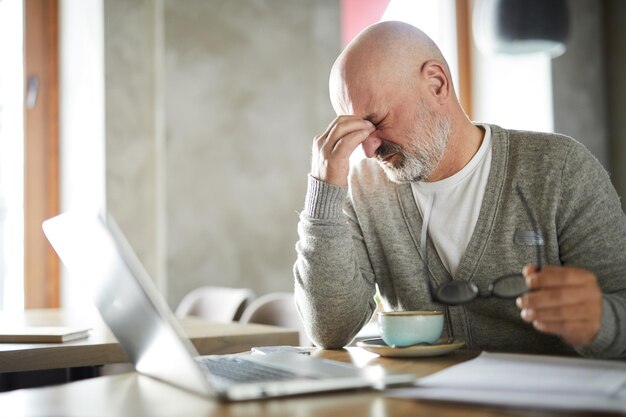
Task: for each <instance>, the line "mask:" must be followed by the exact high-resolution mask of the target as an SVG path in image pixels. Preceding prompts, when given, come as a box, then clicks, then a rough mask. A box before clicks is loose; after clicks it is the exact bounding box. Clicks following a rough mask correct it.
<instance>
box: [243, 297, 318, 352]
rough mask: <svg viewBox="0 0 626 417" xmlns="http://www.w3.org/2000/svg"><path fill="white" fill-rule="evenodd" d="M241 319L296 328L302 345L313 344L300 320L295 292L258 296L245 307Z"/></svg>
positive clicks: (246, 321)
mask: <svg viewBox="0 0 626 417" xmlns="http://www.w3.org/2000/svg"><path fill="white" fill-rule="evenodd" d="M240 321H241V322H242V323H257V324H269V325H273V326H281V327H287V328H290V329H295V330H298V333H299V334H300V345H301V346H311V345H313V343H312V342H311V340H310V339H309V337H308V336H307V334H306V331H305V330H304V325H303V324H302V321H301V320H300V315H299V313H298V309H297V308H296V303H295V299H294V295H293V293H289V292H275V293H270V294H266V295H263V296H261V297H259V298H257V299H256V300H254V301H253V302H252V303H251V304H250V305H249V306H248V307H247V308H246V309H245V311H244V312H243V315H242V316H241V320H240Z"/></svg>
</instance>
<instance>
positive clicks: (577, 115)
mask: <svg viewBox="0 0 626 417" xmlns="http://www.w3.org/2000/svg"><path fill="white" fill-rule="evenodd" d="M568 7H569V11H570V39H569V41H568V44H567V49H566V51H565V53H564V54H563V55H561V56H560V57H558V58H555V59H554V60H553V61H552V83H553V97H554V131H555V132H558V133H563V134H566V135H569V136H572V137H573V138H575V139H577V140H578V141H580V142H581V143H583V144H584V145H585V146H586V147H587V148H588V149H589V150H590V151H591V153H593V154H594V155H595V156H596V158H598V160H599V161H600V162H601V163H602V164H603V165H604V167H605V168H607V169H608V168H609V163H608V156H609V152H608V149H609V145H608V127H607V121H608V119H607V111H608V109H607V95H606V84H605V77H604V74H605V60H604V54H605V52H604V45H605V42H604V31H603V3H602V2H599V1H586V0H569V1H568Z"/></svg>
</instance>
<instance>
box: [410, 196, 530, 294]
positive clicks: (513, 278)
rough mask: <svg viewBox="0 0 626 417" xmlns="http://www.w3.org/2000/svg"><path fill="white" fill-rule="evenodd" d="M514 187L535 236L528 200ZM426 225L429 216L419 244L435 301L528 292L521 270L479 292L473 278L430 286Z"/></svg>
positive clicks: (425, 274)
mask: <svg viewBox="0 0 626 417" xmlns="http://www.w3.org/2000/svg"><path fill="white" fill-rule="evenodd" d="M515 189H516V191H517V193H518V195H519V197H520V199H521V201H522V205H523V206H524V209H525V210H526V214H527V215H528V218H529V219H530V221H531V223H532V226H533V229H534V232H535V235H536V236H538V230H539V228H538V225H537V222H536V220H535V217H534V216H533V213H532V211H531V210H530V206H529V205H528V201H527V200H526V197H525V196H524V193H522V190H521V189H520V187H519V185H517V184H516V185H515ZM429 214H430V213H429ZM427 229H428V219H427V218H426V219H425V221H424V223H423V226H422V236H421V241H420V246H421V252H422V259H423V268H424V276H425V277H426V283H427V285H428V291H429V292H430V297H431V299H432V300H433V301H434V302H438V303H440V304H447V305H458V304H465V303H469V302H470V301H472V300H474V299H476V298H489V297H498V298H505V299H515V298H517V297H519V296H520V295H522V294H524V293H526V292H528V290H529V289H528V286H527V285H526V279H525V278H524V276H523V275H522V273H521V272H520V273H513V274H507V275H502V276H500V277H498V278H496V279H495V280H494V281H493V282H492V283H491V284H490V285H489V292H488V293H486V294H481V292H480V290H479V289H478V287H477V286H476V284H474V283H473V282H472V281H449V282H445V283H443V284H441V285H440V286H439V287H437V288H433V284H432V281H431V279H432V278H431V276H430V272H429V269H428V253H427V250H428V245H427V244H426V235H427ZM539 243H540V242H537V244H535V247H536V248H537V265H536V266H537V271H539V270H541V245H540V244H539Z"/></svg>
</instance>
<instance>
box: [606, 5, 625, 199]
mask: <svg viewBox="0 0 626 417" xmlns="http://www.w3.org/2000/svg"><path fill="white" fill-rule="evenodd" d="M604 16H605V26H604V27H605V39H606V64H607V76H606V85H607V87H608V89H607V95H608V100H607V102H608V106H609V113H608V115H609V124H608V128H609V154H610V156H609V166H610V171H611V180H612V181H613V185H615V188H616V189H617V192H618V194H619V195H621V196H622V208H626V199H625V198H624V197H626V163H625V160H626V117H625V115H626V70H625V69H626V48H625V47H624V45H626V31H624V28H626V2H624V1H623V0H608V1H605V10H604Z"/></svg>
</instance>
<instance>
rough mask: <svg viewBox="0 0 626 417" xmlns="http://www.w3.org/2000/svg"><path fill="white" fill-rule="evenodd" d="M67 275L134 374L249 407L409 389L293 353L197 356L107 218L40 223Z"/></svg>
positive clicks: (72, 216)
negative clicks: (345, 392)
mask: <svg viewBox="0 0 626 417" xmlns="http://www.w3.org/2000/svg"><path fill="white" fill-rule="evenodd" d="M43 229H44V232H45V234H46V236H47V238H48V240H49V241H50V243H51V244H52V246H53V247H54V249H55V250H56V252H57V254H58V255H59V257H60V258H61V260H62V261H63V263H64V264H65V265H66V266H67V268H68V269H69V270H70V271H71V272H72V273H73V274H74V275H75V276H78V277H82V279H83V281H84V282H85V284H87V285H86V287H87V290H88V292H89V293H90V294H91V297H92V299H93V300H94V302H95V304H96V307H97V308H98V310H99V311H100V314H101V315H102V318H103V319H104V321H105V323H106V324H107V325H108V326H109V328H110V329H111V331H112V332H113V334H114V335H115V337H116V338H117V340H118V341H119V343H120V345H121V346H122V348H123V349H124V350H125V352H126V354H127V356H128V358H129V359H130V360H131V362H132V363H133V364H134V365H135V369H136V370H137V371H138V372H140V373H142V374H145V375H148V376H151V377H153V378H156V379H159V380H161V381H164V382H166V383H169V384H171V385H174V386H177V387H180V388H183V389H185V390H188V391H191V392H194V393H197V394H200V395H204V396H209V397H215V398H218V399H221V400H230V401H238V400H251V399H259V398H269V397H278V396H285V395H294V394H303V393H312V392H321V391H334V390H340V389H356V388H382V387H385V386H387V385H392V384H393V385H395V384H403V383H411V382H413V381H414V380H415V375H413V374H396V373H391V372H387V371H386V370H384V369H383V368H382V367H380V366H370V367H364V368H358V367H355V366H352V365H350V364H346V363H342V362H337V361H330V360H325V359H321V358H317V357H313V356H306V355H300V354H296V353H272V354H267V355H209V356H199V355H198V352H197V351H196V350H195V349H194V347H193V346H192V344H191V343H190V341H189V339H187V337H185V336H184V334H183V331H182V329H181V328H180V326H179V324H178V322H177V321H176V320H175V318H174V315H173V314H172V312H171V310H170V309H169V307H168V305H167V303H166V302H165V300H164V299H163V298H162V297H161V295H160V294H159V292H158V291H157V289H156V287H155V286H154V284H153V283H152V280H151V279H150V277H149V276H148V273H147V272H146V271H145V269H144V268H143V266H142V265H141V263H140V262H139V260H138V258H137V256H136V255H135V253H134V252H133V251H132V249H131V247H130V245H129V244H128V242H127V241H126V239H125V238H124V236H123V235H122V233H121V231H120V230H119V228H118V227H117V226H116V224H115V222H114V221H113V219H112V218H111V217H110V216H104V215H102V214H91V213H88V212H76V213H65V214H61V215H59V216H56V217H54V218H52V219H49V220H47V221H45V222H44V223H43Z"/></svg>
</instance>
